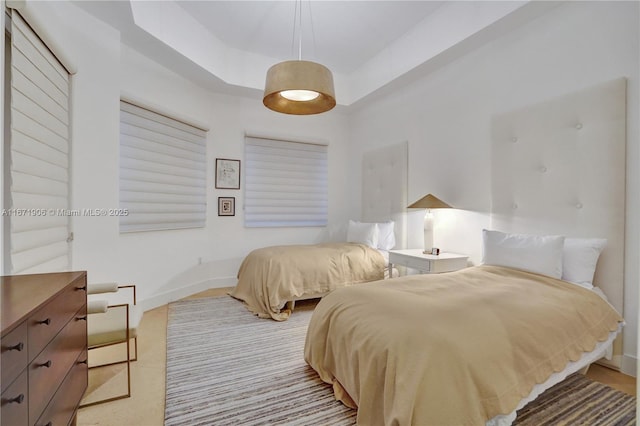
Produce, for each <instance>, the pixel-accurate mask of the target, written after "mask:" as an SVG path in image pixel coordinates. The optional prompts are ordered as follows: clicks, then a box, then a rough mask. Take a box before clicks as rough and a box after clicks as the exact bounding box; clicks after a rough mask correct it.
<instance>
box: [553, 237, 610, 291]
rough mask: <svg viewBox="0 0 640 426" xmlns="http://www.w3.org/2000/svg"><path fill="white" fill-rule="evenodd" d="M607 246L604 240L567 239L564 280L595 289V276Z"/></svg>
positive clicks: (565, 242)
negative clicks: (599, 259)
mask: <svg viewBox="0 0 640 426" xmlns="http://www.w3.org/2000/svg"><path fill="white" fill-rule="evenodd" d="M605 245H607V240H606V239H604V238H565V240H564V254H563V260H562V264H563V265H562V279H563V280H565V281H570V282H572V283H575V284H578V285H581V286H582V287H585V288H589V289H591V288H593V274H594V273H595V272H596V264H597V263H598V258H599V257H600V253H601V252H602V249H604V246H605Z"/></svg>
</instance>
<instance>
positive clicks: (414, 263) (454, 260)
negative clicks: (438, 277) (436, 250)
mask: <svg viewBox="0 0 640 426" xmlns="http://www.w3.org/2000/svg"><path fill="white" fill-rule="evenodd" d="M468 258H469V256H465V255H463V254H456V253H440V254H438V255H435V254H424V253H423V252H422V249H408V250H390V251H389V270H390V271H391V270H392V267H393V265H402V266H406V267H409V268H413V269H418V270H419V271H422V272H425V273H427V274H438V273H440V272H451V271H457V270H458V269H462V268H466V267H467V259H468Z"/></svg>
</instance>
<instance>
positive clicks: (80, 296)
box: [27, 276, 87, 361]
mask: <svg viewBox="0 0 640 426" xmlns="http://www.w3.org/2000/svg"><path fill="white" fill-rule="evenodd" d="M86 289H87V283H86V276H81V277H78V279H76V280H75V281H74V282H73V284H72V285H69V286H67V287H66V288H65V289H64V291H63V292H62V293H60V294H58V295H57V296H56V297H55V298H54V299H53V300H51V301H50V302H49V303H47V304H46V305H44V306H43V307H42V308H40V309H38V310H37V311H36V312H35V313H33V314H32V315H31V317H30V319H29V320H28V323H27V324H28V338H29V360H30V361H31V360H32V359H34V358H35V357H36V356H37V355H38V354H39V353H40V351H42V349H43V348H44V347H45V346H46V345H47V344H48V343H49V342H50V341H51V339H53V338H54V337H55V335H56V334H58V332H59V331H60V330H61V329H62V327H64V326H65V325H66V324H67V322H69V320H70V319H71V317H73V315H75V313H76V312H77V311H78V309H80V307H81V306H83V305H85V304H86V303H87V292H86Z"/></svg>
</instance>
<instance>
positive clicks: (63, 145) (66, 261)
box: [8, 10, 71, 274]
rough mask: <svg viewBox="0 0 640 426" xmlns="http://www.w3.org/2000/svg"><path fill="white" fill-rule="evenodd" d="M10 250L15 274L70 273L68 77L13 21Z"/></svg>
mask: <svg viewBox="0 0 640 426" xmlns="http://www.w3.org/2000/svg"><path fill="white" fill-rule="evenodd" d="M11 22H12V32H11V141H10V143H11V150H10V155H9V157H10V172H11V185H10V191H11V194H10V200H11V205H10V209H11V216H9V224H10V235H9V238H10V246H11V265H9V267H8V269H9V270H10V271H11V273H13V274H18V273H32V272H55V271H64V270H68V269H69V268H70V267H71V265H70V254H69V252H70V247H69V243H68V242H67V238H68V236H69V232H70V223H69V216H68V215H65V211H68V210H69V75H68V73H67V72H66V70H65V69H64V67H63V66H62V65H61V64H60V63H59V62H58V60H57V59H56V58H55V56H54V55H53V54H52V53H51V52H50V51H49V49H48V48H47V47H46V46H45V45H44V44H43V43H42V41H41V40H40V39H39V38H38V36H37V35H36V34H34V33H33V31H32V30H31V28H30V27H29V26H28V25H27V24H26V23H25V22H24V20H23V19H22V18H21V17H20V15H19V14H18V13H17V12H16V11H15V10H13V11H12V15H11Z"/></svg>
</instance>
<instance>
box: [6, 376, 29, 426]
mask: <svg viewBox="0 0 640 426" xmlns="http://www.w3.org/2000/svg"><path fill="white" fill-rule="evenodd" d="M28 383H29V380H28V378H27V371H26V370H23V371H22V374H20V375H19V376H18V378H17V379H16V380H15V381H14V382H13V383H12V384H11V385H10V386H9V387H8V388H7V390H5V391H4V392H3V393H2V397H1V400H2V402H1V405H0V412H1V413H2V419H1V420H2V424H3V425H7V426H12V425H16V426H22V425H26V424H28V422H29V403H28V400H27V386H28Z"/></svg>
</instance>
